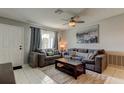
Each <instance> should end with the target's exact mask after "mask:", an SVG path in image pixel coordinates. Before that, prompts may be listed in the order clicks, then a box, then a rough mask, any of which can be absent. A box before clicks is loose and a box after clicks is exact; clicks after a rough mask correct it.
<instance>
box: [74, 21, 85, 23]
mask: <svg viewBox="0 0 124 93" xmlns="http://www.w3.org/2000/svg"><path fill="white" fill-rule="evenodd" d="M76 23H85V21H76Z"/></svg>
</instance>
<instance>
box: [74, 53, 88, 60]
mask: <svg viewBox="0 0 124 93" xmlns="http://www.w3.org/2000/svg"><path fill="white" fill-rule="evenodd" d="M88 55H89V54H88V53H80V52H76V56H79V57H82V59H88Z"/></svg>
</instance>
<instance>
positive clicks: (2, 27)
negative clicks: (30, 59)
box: [0, 24, 24, 67]
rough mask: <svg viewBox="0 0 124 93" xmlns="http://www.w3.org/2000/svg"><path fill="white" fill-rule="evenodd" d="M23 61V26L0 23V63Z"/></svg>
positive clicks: (18, 64)
mask: <svg viewBox="0 0 124 93" xmlns="http://www.w3.org/2000/svg"><path fill="white" fill-rule="evenodd" d="M8 62H11V63H12V64H13V67H15V66H20V65H22V64H23V63H24V28H23V27H19V26H12V25H7V24H0V63H8Z"/></svg>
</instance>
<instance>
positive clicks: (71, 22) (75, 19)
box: [54, 9, 85, 27]
mask: <svg viewBox="0 0 124 93" xmlns="http://www.w3.org/2000/svg"><path fill="white" fill-rule="evenodd" d="M54 13H56V14H62V13H68V12H67V11H63V10H62V9H57V10H56V11H54ZM71 14H72V13H71ZM79 15H80V16H81V13H79V14H78V15H77V14H76V16H72V17H71V18H69V19H62V20H64V21H67V22H66V23H64V24H63V25H69V26H70V27H75V26H76V24H78V23H85V21H81V20H79V18H80V16H79Z"/></svg>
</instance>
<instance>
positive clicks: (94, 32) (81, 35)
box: [76, 24, 99, 44]
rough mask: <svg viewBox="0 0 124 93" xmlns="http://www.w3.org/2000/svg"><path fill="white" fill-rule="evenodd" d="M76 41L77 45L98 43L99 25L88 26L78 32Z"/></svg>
mask: <svg viewBox="0 0 124 93" xmlns="http://www.w3.org/2000/svg"><path fill="white" fill-rule="evenodd" d="M76 39H77V43H78V44H83V43H87V44H93V43H99V24H97V25H93V26H90V27H88V28H86V29H84V30H82V31H80V32H77V33H76Z"/></svg>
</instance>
